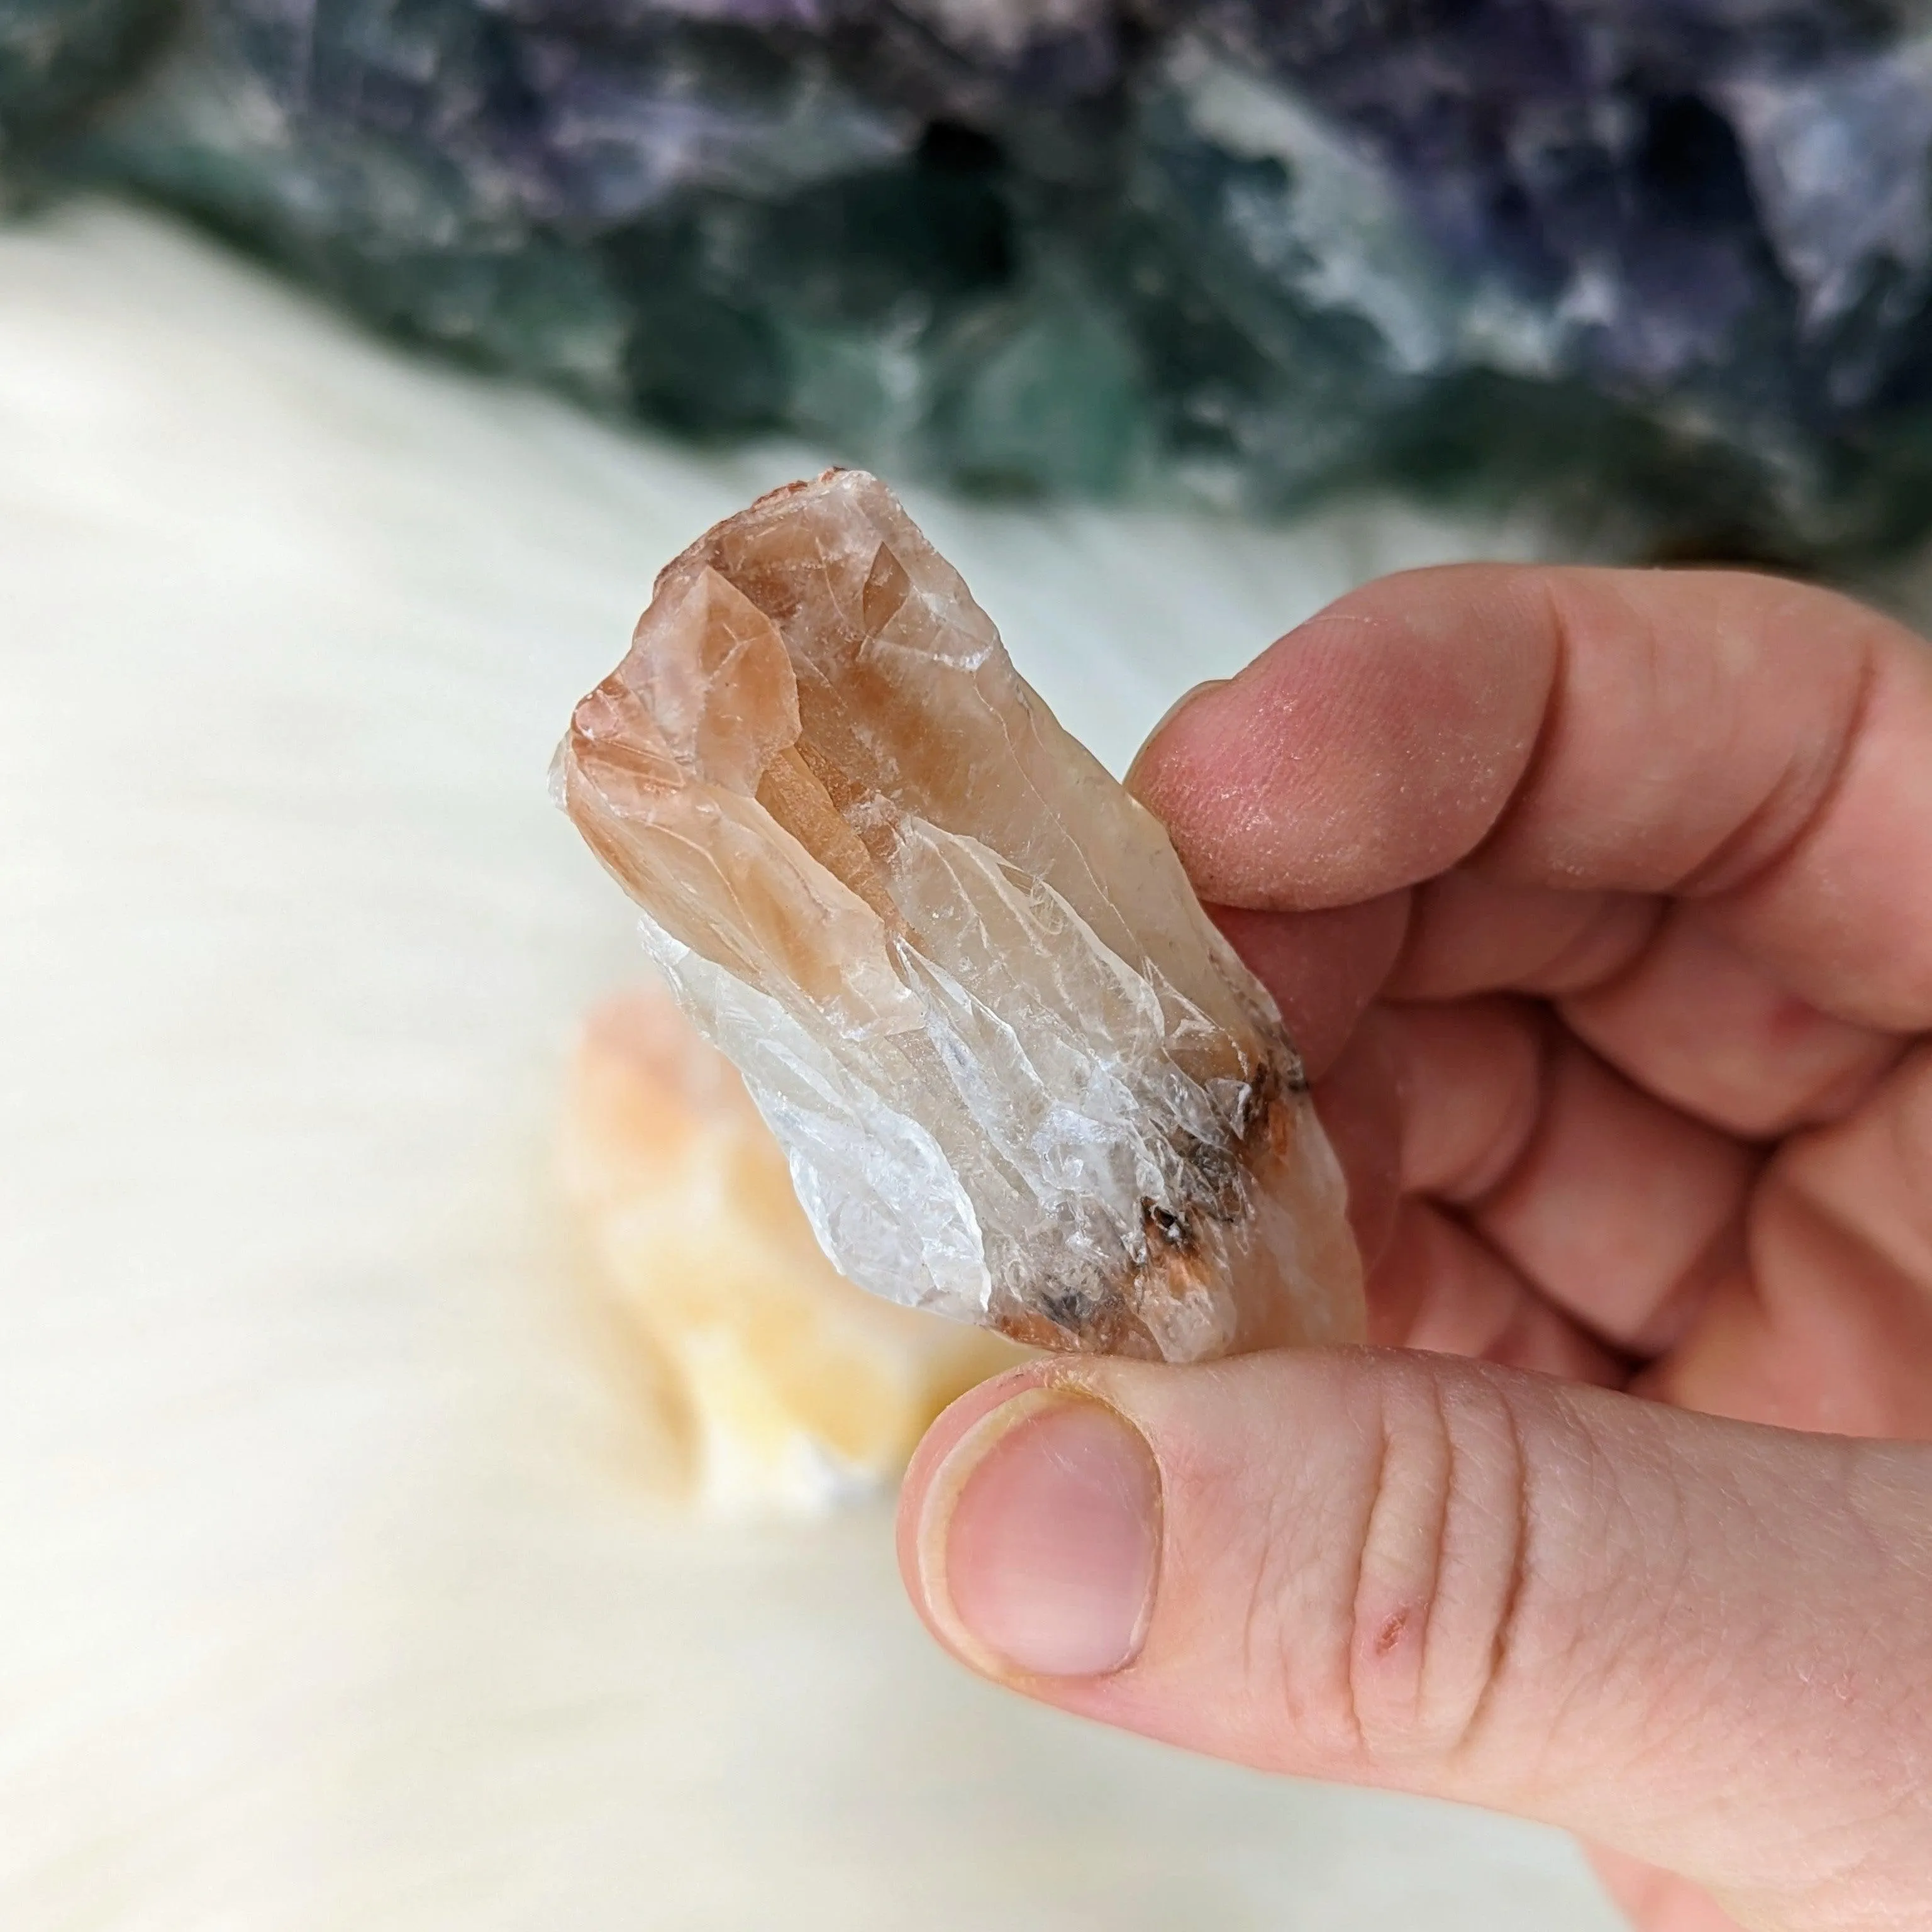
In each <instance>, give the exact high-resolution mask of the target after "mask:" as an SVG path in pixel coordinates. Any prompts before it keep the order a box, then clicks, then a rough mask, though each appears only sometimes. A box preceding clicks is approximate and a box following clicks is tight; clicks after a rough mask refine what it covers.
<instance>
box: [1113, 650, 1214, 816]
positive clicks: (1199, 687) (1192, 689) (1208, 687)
mask: <svg viewBox="0 0 1932 1932" xmlns="http://www.w3.org/2000/svg"><path fill="white" fill-rule="evenodd" d="M1233 682H1234V679H1232V678H1228V677H1205V678H1203V679H1202V680H1201V682H1199V684H1191V685H1189V686H1188V687H1187V689H1186V690H1185V691H1183V692H1182V693H1181V695H1180V696H1179V697H1177V698H1176V699H1175V700H1174V702H1173V703H1172V704H1170V705H1169V706H1168V707H1167V709H1166V710H1165V711H1163V712H1162V713H1161V714H1160V717H1159V718H1157V719H1156V720H1155V721H1154V729H1153V730H1151V731H1150V732H1149V733H1148V734H1147V736H1145V738H1143V739H1142V740H1141V748H1140V749H1139V751H1136V753H1135V754H1134V761H1133V763H1132V764H1130V766H1128V767H1127V777H1126V778H1124V780H1123V781H1122V782H1123V783H1124V784H1125V785H1126V786H1127V789H1128V790H1130V791H1132V790H1133V788H1134V774H1135V773H1136V772H1138V771H1139V769H1140V768H1141V760H1142V759H1143V758H1145V757H1146V756H1147V754H1148V746H1149V745H1151V744H1152V743H1153V742H1154V740H1155V739H1157V738H1158V737H1159V736H1160V734H1161V733H1162V732H1163V731H1164V730H1166V729H1167V727H1168V726H1169V724H1172V722H1173V721H1174V720H1175V718H1178V717H1179V716H1180V715H1181V712H1184V711H1185V710H1186V709H1187V707H1188V706H1190V704H1192V703H1193V702H1194V700H1196V698H1197V697H1199V696H1200V695H1201V694H1202V692H1203V691H1216V690H1218V689H1219V688H1220V687H1221V686H1222V685H1224V684H1232V683H1233Z"/></svg>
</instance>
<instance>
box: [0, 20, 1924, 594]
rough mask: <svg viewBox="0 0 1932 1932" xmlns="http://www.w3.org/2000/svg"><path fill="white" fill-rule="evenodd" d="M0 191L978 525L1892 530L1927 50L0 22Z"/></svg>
mask: <svg viewBox="0 0 1932 1932" xmlns="http://www.w3.org/2000/svg"><path fill="white" fill-rule="evenodd" d="M0 142H4V153H5V156H6V157H7V167H8V169H9V171H10V175H11V176H12V178H13V181H14V182H15V184H16V191H17V193H26V192H29V191H31V190H32V188H33V187H34V185H35V184H41V185H44V184H49V183H52V182H56V181H62V180H75V179H91V180H94V181H110V182H113V183H116V184H120V185H121V186H124V187H128V188H131V189H133V190H136V191H138V192H139V193H143V194H145V195H148V196H153V197H154V198H156V199H160V200H162V201H164V202H169V203H170V204H172V205H175V206H177V207H179V208H184V209H186V210H187V211H190V212H191V213H192V214H194V215H195V216H196V217H197V218H198V219H199V220H202V221H204V222H205V223H208V225H209V226H211V227H213V228H214V229H217V230H218V231H219V232H220V233H223V234H226V235H228V236H233V237H234V238H236V239H240V240H242V241H243V242H245V243H246V244H248V245H249V246H251V247H252V248H256V249H258V250H260V251H262V252H263V253H264V254H266V255H267V256H269V257H270V258H272V259H273V260H275V261H277V262H278V263H281V264H282V265H283V266H286V267H287V268H288V269H290V270H291V271H293V272H295V273H296V274H298V275H301V276H302V277H303V278H305V279H306V280H308V281H311V282H312V283H314V284H316V285H317V286H319V287H322V288H323V289H325V290H328V291H329V293H331V294H332V295H333V296H335V297H336V298H337V299H339V300H341V302H344V303H346V304H347V305H349V306H350V307H351V308H354V309H355V310H356V311H358V312H359V313H361V314H364V315H366V316H368V317H370V318H371V319H372V320H374V321H376V322H377V323H379V324H380V325H381V326H384V327H386V328H388V329H392V330H395V331H397V332H401V333H402V334H404V335H409V336H411V337H413V338H417V339H419V340H422V341H427V342H429V343H432V344H436V345H437V346H438V347H441V348H443V349H444V350H448V351H449V352H450V353H454V354H458V355H460V356H464V357H466V358H467V359H470V360H472V361H475V362H481V363H483V364H486V365H490V366H492V367H496V368H507V369H512V370H515V371H520V372H523V373H525V374H532V375H535V376H536V377H539V378H541V379H542V380H545V381H547V382H551V383H556V384H557V385H558V386H561V387H563V388H565V389H568V390H570V391H571V392H573V393H574V394H575V395H578V396H580V397H581V398H584V399H585V400H586V401H589V402H590V403H592V404H593V405H594V406H595V407H598V408H600V409H602V410H607V411H609V412H610V413H615V414H628V415H636V416H642V417H643V418H646V419H649V420H651V421H653V422H658V423H661V424H664V425H667V426H670V427H671V428H674V429H676V430H679V431H685V432H689V433H691V434H697V435H702V436H706V437H718V436H732V435H742V434H746V433H769V432H771V431H776V430H784V431H792V432H794V433H799V434H805V435H807V436H809V437H813V438H814V439H817V440H821V441H822V442H823V443H824V445H825V446H826V447H828V448H829V449H832V451H834V452H836V453H837V454H838V455H840V456H841V457H844V458H850V459H851V460H859V461H863V462H865V463H868V464H870V465H871V466H874V467H876V468H878V469H881V470H883V471H885V472H889V473H891V474H893V475H898V476H901V477H903V476H906V475H917V476H923V477H927V478H935V479H943V480H947V481H952V482H954V483H957V484H965V485H968V486H970V487H977V488H980V489H982V490H996V491H1015V490H1019V491H1049V492H1052V491H1073V492H1079V493H1091V494H1097V495H1103V496H1106V495H1121V494H1126V495H1130V496H1132V495H1147V494H1150V493H1151V494H1155V495H1162V496H1176V495H1179V496H1193V497H1196V498H1199V499H1205V500H1207V501H1209V502H1214V503H1217V504H1227V505H1244V506H1247V507H1249V508H1259V509H1263V510H1272V509H1278V508H1283V507H1287V506H1294V505H1301V504H1304V503H1306V502H1307V501H1309V500H1310V499H1312V498H1319V497H1320V496H1322V495H1324V494H1325V493H1332V492H1335V491H1337V490H1347V489H1351V488H1360V487H1363V486H1364V485H1365V484H1373V483H1377V482H1386V481H1391V480H1393V481H1395V482H1397V484H1399V485H1400V487H1403V488H1405V489H1407V490H1413V491H1422V492H1437V493H1440V492H1460V493H1464V494H1466V495H1469V496H1474V497H1475V499H1477V500H1479V501H1484V502H1502V503H1505V504H1506V503H1509V502H1515V501H1518V500H1520V499H1523V498H1524V497H1525V496H1534V498H1535V500H1536V501H1537V502H1538V503H1539V504H1540V505H1542V506H1543V508H1544V510H1545V511H1547V512H1553V513H1555V514H1557V515H1558V516H1559V517H1561V518H1562V520H1563V521H1564V522H1565V524H1566V526H1568V529H1570V531H1571V533H1572V535H1573V538H1580V539H1582V540H1587V541H1589V542H1590V543H1591V544H1592V545H1593V547H1596V548H1598V549H1599V550H1604V551H1608V552H1613V553H1627V554H1645V555H1663V556H1690V555H1697V556H1704V555H1718V556H1742V557H1746V558H1764V559H1772V560H1778V561H1785V562H1804V561H1808V560H1809V561H1830V562H1842V561H1844V560H1847V559H1852V560H1855V559H1858V558H1861V557H1862V556H1867V555H1869V554H1870V553H1873V552H1877V551H1882V550H1886V549H1888V548H1891V547H1896V546H1897V545H1898V544H1901V543H1903V542H1904V541H1906V540H1907V539H1909V538H1910V537H1912V535H1915V533H1916V532H1918V530H1919V529H1921V528H1922V527H1924V525H1925V524H1926V523H1927V521H1928V520H1932V11H1928V10H1927V7H1926V5H1924V0H1402V4H1397V5H1390V4H1388V0H1311V4H1293V5H1289V4H1271V0H0Z"/></svg>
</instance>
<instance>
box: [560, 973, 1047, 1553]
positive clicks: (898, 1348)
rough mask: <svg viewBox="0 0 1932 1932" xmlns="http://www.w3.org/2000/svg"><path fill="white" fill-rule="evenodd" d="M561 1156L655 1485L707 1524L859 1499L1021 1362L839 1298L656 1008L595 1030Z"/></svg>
mask: <svg viewBox="0 0 1932 1932" xmlns="http://www.w3.org/2000/svg"><path fill="white" fill-rule="evenodd" d="M560 1157H561V1160H560V1164H561V1166H562V1181H563V1184H564V1188H565V1192H566V1193H567V1194H568V1196H569V1199H570V1200H571V1204H572V1205H573V1206H574V1208H575V1210H576V1213H577V1220H578V1222H579V1225H580V1227H581V1229H582V1230H583V1235H584V1237H585V1240H586V1246H587V1247H588V1248H589V1250H590V1253H591V1256H592V1259H593V1260H594V1262H595V1274H596V1277H597V1279H598V1283H599V1284H600V1286H601V1288H602V1289H603V1291H604V1293H605V1294H606V1295H608V1296H609V1297H610V1299H611V1301H613V1303H614V1304H615V1306H616V1309H617V1310H618V1312H619V1314H620V1316H622V1320H623V1324H624V1328H625V1331H626V1333H627V1334H628V1336H629V1337H631V1339H633V1340H634V1341H636V1342H637V1343H638V1344H640V1353H641V1358H642V1366H643V1367H644V1369H645V1370H646V1371H647V1373H646V1376H644V1377H643V1382H645V1384H646V1388H647V1391H648V1392H649V1394H651V1395H652V1397H654V1398H655V1400H652V1402H650V1403H649V1405H648V1406H647V1407H646V1409H645V1411H644V1412H643V1418H642V1419H643V1421H645V1422H646V1424H649V1425H654V1439H655V1442H656V1444H657V1445H658V1448H660V1450H661V1454H660V1455H659V1456H658V1458H656V1459H655V1463H654V1468H655V1469H656V1470H658V1471H660V1472H661V1473H663V1474H664V1475H666V1476H667V1477H668V1478H670V1481H671V1485H672V1486H673V1487H676V1489H677V1490H679V1493H681V1494H682V1496H684V1498H685V1499H687V1500H688V1502H690V1503H691V1505H692V1506H693V1507H694V1508H697V1509H699V1510H700V1511H703V1512H704V1513H706V1514H721V1515H733V1516H738V1515H745V1514H772V1513H774V1512H776V1513H781V1514H814V1513H816V1512H817V1511H820V1510H822V1509H824V1508H826V1507H828V1506H829V1505H832V1504H833V1503H835V1502H838V1500H839V1499H841V1498H842V1497H844V1496H849V1495H852V1494H853V1493H865V1492H869V1491H871V1490H875V1489H877V1487H879V1486H880V1484H883V1483H885V1482H887V1481H890V1480H891V1479H892V1478H894V1477H895V1476H896V1475H898V1472H899V1471H900V1469H902V1468H903V1467H904V1463H905V1460H906V1458H907V1457H908V1456H909V1455H910V1454H911V1453H912V1451H913V1445H915V1444H916V1442H918V1440H919V1437H920V1436H922V1435H923V1434H924V1433H926V1425H927V1424H929V1423H930V1422H931V1421H932V1418H934V1417H935V1415H938V1413H939V1412H940V1411H941V1409H944V1407H945V1406H946V1405H947V1403H949V1402H950V1401H951V1400H953V1397H955V1396H956V1395H959V1394H961V1393H962V1391H965V1390H966V1389H968V1388H971V1386H972V1385H974V1383H975V1382H979V1381H980V1380H982V1379H983V1378H984V1377H986V1376H989V1375H992V1374H994V1373H995V1372H997V1371H998V1370H1001V1369H1003V1368H1007V1367H1011V1366H1012V1364H1013V1363H1015V1362H1016V1361H1022V1360H1023V1359H1024V1356H1023V1354H1022V1351H1020V1350H1019V1349H1016V1348H1015V1347H1013V1345H1012V1344H1011V1343H1007V1342H1004V1341H1002V1340H1001V1339H1000V1337H998V1336H996V1335H990V1334H983V1333H981V1332H980V1331H977V1330H974V1329H970V1328H960V1327H959V1326H958V1325H956V1324H955V1323H953V1322H942V1321H940V1320H939V1319H938V1318H937V1317H935V1316H930V1315H926V1314H922V1313H920V1312H919V1311H918V1310H915V1309H907V1308H894V1307H889V1306H888V1305H887V1304H886V1303H884V1302H883V1301H880V1300H879V1299H878V1298H877V1297H876V1296H874V1295H862V1294H861V1293H860V1292H859V1290H858V1289H856V1288H854V1287H853V1286H852V1284H851V1283H850V1282H848V1281H844V1280H841V1279H840V1277H839V1276H838V1273H837V1271H835V1269H834V1268H832V1265H831V1264H830V1262H828V1261H827V1260H826V1258H825V1256H824V1255H823V1253H821V1252H820V1249H819V1247H818V1244H817V1242H816V1241H814V1239H813V1238H812V1233H811V1228H810V1227H809V1226H808V1225H807V1223H806V1221H805V1216H804V1214H803V1213H802V1211H800V1209H799V1205H798V1202H797V1199H796V1197H795V1196H794V1195H793V1192H792V1187H791V1183H790V1179H789V1178H788V1177H787V1174H786V1171H785V1160H784V1154H782V1153H781V1151H779V1149H778V1145H777V1144H776V1143H775V1142H774V1141H773V1140H772V1136H771V1134H770V1133H769V1131H768V1130H767V1129H766V1127H765V1124H764V1123H763V1121H760V1119H759V1118H758V1116H757V1113H756V1112H755V1111H754V1109H753V1108H752V1106H751V1102H750V1101H749V1100H748V1099H747V1098H746V1097H745V1088H744V1085H743V1083H742V1082H741V1081H740V1080H739V1078H738V1076H737V1075H736V1073H734V1072H733V1070H732V1069H731V1067H730V1064H729V1063H728V1062H727V1061H726V1060H725V1059H724V1057H723V1056H722V1055H720V1054H718V1053H717V1052H715V1051H714V1050H713V1049H712V1048H710V1047H709V1046H706V1044H705V1043H704V1042H703V1040H700V1039H699V1038H698V1037H697V1035H696V1034H694V1032H693V1031H691V1028H690V1026H689V1025H688V1024H687V1023H686V1022H685V1020H684V1019H683V1017H682V1016H681V1015H680V1014H679V1012H678V1010H677V1009H676V1007H674V1006H673V1004H671V1002H670V1000H669V999H668V998H667V997H666V996H665V995H664V993H662V992H658V991H655V990H640V992H637V993H634V994H629V995H625V996H624V997H623V998H619V999H616V1000H613V1001H610V1002H609V1003H608V1004H607V1005H605V1006H604V1007H601V1008H600V1009H599V1010H598V1012H597V1013H595V1014H594V1015H593V1016H592V1018H591V1019H590V1022H589V1025H587V1026H586V1028H585V1029H584V1032H583V1038H582V1040H581V1041H580V1043H579V1045H578V1048H577V1055H576V1058H575V1061H574V1064H573V1066H572V1068H571V1079H570V1082H569V1085H568V1092H567V1094H566V1097H565V1107H564V1118H563V1130H562V1136H561V1147H560Z"/></svg>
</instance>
